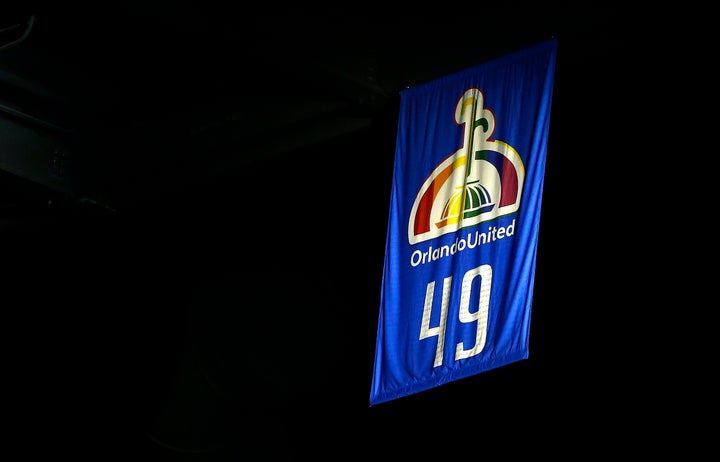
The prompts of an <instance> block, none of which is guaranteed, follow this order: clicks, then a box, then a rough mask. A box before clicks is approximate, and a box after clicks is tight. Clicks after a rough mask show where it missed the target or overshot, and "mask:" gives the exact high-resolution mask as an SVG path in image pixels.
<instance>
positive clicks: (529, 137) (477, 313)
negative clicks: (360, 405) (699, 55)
mask: <svg viewBox="0 0 720 462" xmlns="http://www.w3.org/2000/svg"><path fill="white" fill-rule="evenodd" d="M556 56H557V40H556V39H554V38H553V39H551V40H548V41H545V42H542V43H539V44H536V45H533V46H530V47H528V48H526V49H523V50H521V51H518V52H515V53H512V54H509V55H506V56H503V57H501V58H498V59H495V60H493V61H491V62H487V63H484V64H481V65H479V66H476V67H473V68H470V69H467V70H465V71H462V72H459V73H456V74H453V75H450V76H447V77H444V78H441V79H438V80H435V81H432V82H429V83H426V84H423V85H421V86H417V87H414V88H410V89H406V90H404V91H402V92H401V94H400V114H399V121H398V132H397V139H396V151H395V165H394V171H393V182H392V189H391V195H390V216H389V221H388V230H387V238H386V246H385V263H384V268H383V278H382V289H381V299H380V314H379V317H378V329H377V340H376V349H375V363H374V368H373V377H372V386H371V392H370V405H371V406H372V405H375V404H379V403H382V402H385V401H389V400H393V399H397V398H400V397H403V396H407V395H410V394H414V393H417V392H421V391H424V390H427V389H430V388H433V387H436V386H438V385H441V384H444V383H447V382H450V381H454V380H458V379H461V378H465V377H468V376H470V375H474V374H478V373H481V372H484V371H487V370H490V369H494V368H497V367H500V366H503V365H506V364H509V363H512V362H516V361H519V360H523V359H527V358H528V355H529V351H528V347H529V334H530V312H531V306H532V295H533V284H534V277H535V261H536V253H537V241H538V230H539V226H540V205H541V198H542V188H543V178H544V172H545V158H546V152H547V143H548V132H549V125H550V108H551V100H552V90H553V82H554V75H555V61H556Z"/></svg>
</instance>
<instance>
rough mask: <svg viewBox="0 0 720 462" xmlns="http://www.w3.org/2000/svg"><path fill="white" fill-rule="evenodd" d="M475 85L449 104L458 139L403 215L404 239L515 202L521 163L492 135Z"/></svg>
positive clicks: (471, 222) (501, 210)
mask: <svg viewBox="0 0 720 462" xmlns="http://www.w3.org/2000/svg"><path fill="white" fill-rule="evenodd" d="M483 101H484V97H483V94H482V91H481V90H480V89H478V88H470V89H468V90H466V91H465V92H464V93H463V95H462V97H461V98H460V99H459V101H458V102H457V104H456V106H455V122H456V123H457V124H458V125H463V127H464V130H463V144H462V147H461V148H460V149H458V150H457V151H455V152H454V153H453V154H451V155H450V156H448V157H447V158H445V159H444V160H443V161H442V162H441V163H440V164H439V165H438V166H437V167H436V168H435V169H434V170H433V171H432V173H431V174H430V176H428V178H427V179H426V180H425V182H424V183H423V184H422V186H421V187H420V190H419V191H418V193H417V195H416V196H415V200H414V202H413V206H412V209H411V211H410V219H409V221H408V240H409V242H410V244H417V243H419V242H423V241H427V240H428V239H433V238H436V237H438V236H442V235H443V234H447V233H451V232H454V231H457V230H459V229H462V228H467V227H469V226H475V225H477V224H479V223H483V222H486V221H489V220H493V219H495V218H497V217H499V216H503V215H508V214H511V213H515V212H517V210H518V209H519V208H520V198H521V196H522V188H523V183H524V181H525V166H524V165H523V162H522V158H521V157H520V155H519V154H518V153H517V151H515V149H514V148H513V147H512V146H510V145H509V144H507V143H504V142H502V141H497V140H493V139H492V134H493V132H494V131H495V115H494V114H493V112H492V111H491V110H490V109H486V108H484V107H483Z"/></svg>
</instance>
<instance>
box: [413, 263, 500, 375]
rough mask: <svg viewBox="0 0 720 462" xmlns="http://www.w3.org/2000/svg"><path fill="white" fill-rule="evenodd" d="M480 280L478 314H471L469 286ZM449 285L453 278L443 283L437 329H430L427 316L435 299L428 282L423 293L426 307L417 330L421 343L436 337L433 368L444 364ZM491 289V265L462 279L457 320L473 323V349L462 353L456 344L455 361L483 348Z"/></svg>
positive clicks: (479, 268) (482, 266)
mask: <svg viewBox="0 0 720 462" xmlns="http://www.w3.org/2000/svg"><path fill="white" fill-rule="evenodd" d="M478 276H479V277H480V293H479V296H478V306H477V310H475V311H473V312H471V311H470V293H471V290H472V282H473V280H474V279H475V278H476V277H478ZM451 284H452V276H448V277H446V278H445V279H443V288H442V299H441V302H440V322H439V324H438V325H437V326H435V327H431V326H430V316H431V314H432V308H433V297H434V295H435V281H430V282H428V285H427V288H426V289H425V306H424V307H423V316H422V325H421V326H420V340H423V339H426V338H430V337H437V346H436V347H435V364H434V365H433V367H438V366H441V365H442V363H443V351H444V349H445V334H446V332H445V325H446V324H447V313H448V306H449V305H450V286H451ZM491 286H492V267H491V266H490V265H480V266H478V267H477V268H474V269H471V270H469V271H468V272H467V273H465V275H464V276H463V279H462V288H461V291H460V306H459V309H458V318H459V319H460V322H463V323H471V322H474V323H476V325H475V345H474V346H473V347H472V348H470V349H467V350H466V349H465V344H464V343H463V342H459V343H458V344H457V345H455V361H457V360H459V359H464V358H469V357H471V356H475V355H476V354H478V353H480V352H481V351H482V350H483V348H484V347H485V339H486V338H487V320H488V306H489V302H490V288H491Z"/></svg>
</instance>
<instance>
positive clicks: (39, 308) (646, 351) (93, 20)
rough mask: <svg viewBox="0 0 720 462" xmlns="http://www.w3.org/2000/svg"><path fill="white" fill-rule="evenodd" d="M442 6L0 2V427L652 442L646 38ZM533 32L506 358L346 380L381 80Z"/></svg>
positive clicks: (650, 54) (509, 443) (369, 341)
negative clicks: (382, 387) (532, 159)
mask: <svg viewBox="0 0 720 462" xmlns="http://www.w3.org/2000/svg"><path fill="white" fill-rule="evenodd" d="M471 6H472V9H471V10H468V11H464V10H458V11H452V9H451V8H446V10H450V11H438V10H435V11H426V12H422V11H420V12H418V14H417V15H415V16H413V15H406V14H404V12H403V11H400V12H385V11H381V10H380V9H377V8H375V9H374V10H373V11H372V12H367V11H362V10H363V9H364V8H361V7H360V6H358V7H357V10H352V9H351V8H342V9H341V8H330V9H324V10H318V11H309V10H307V9H303V8H300V7H294V8H293V7H291V8H289V9H286V8H285V7H282V8H281V7H278V8H277V10H278V11H272V10H273V9H274V8H269V11H260V12H258V11H257V10H255V11H253V12H250V11H243V10H242V9H239V8H235V9H231V8H229V7H226V6H222V5H221V4H220V3H213V2H209V3H206V2H203V3H199V2H198V3H194V2H189V1H188V2H177V3H176V4H174V5H173V4H171V3H169V2H160V1H153V2H126V4H125V5H124V6H119V5H112V6H107V5H96V6H92V7H87V6H86V7H79V6H78V7H74V8H70V7H68V5H66V4H64V5H63V6H53V5H50V6H48V5H44V4H42V3H35V2H30V3H24V4H23V5H22V6H19V7H16V8H8V9H7V10H3V9H0V20H2V26H3V27H2V30H3V32H2V35H0V39H2V42H0V47H2V48H0V148H1V149H0V167H2V168H1V169H0V232H1V233H2V234H1V237H2V262H3V263H2V267H1V268H2V269H1V270H0V271H2V272H1V273H0V275H1V276H2V279H1V281H2V291H3V297H2V302H1V306H2V307H3V310H2V313H3V322H2V326H3V332H4V335H3V352H4V354H3V358H4V359H3V366H4V372H5V373H4V379H3V380H4V382H5V385H6V388H7V390H8V391H6V392H5V394H4V401H5V403H4V405H3V408H4V412H3V414H4V416H5V418H6V425H7V426H8V427H9V428H10V433H9V445H6V448H12V449H14V450H18V451H20V452H21V453H22V454H23V455H25V456H27V457H30V456H46V455H55V456H57V455H60V454H64V455H66V456H67V457H70V458H73V459H75V460H107V459H108V458H111V457H120V458H122V459H124V460H131V459H137V458H140V457H147V458H148V460H245V459H252V460H258V459H266V458H284V459H295V458H306V457H316V458H320V457H322V458H326V457H327V458H341V457H342V458H349V457H376V456H377V455H378V454H392V455H398V456H406V457H412V456H426V455H430V454H444V455H445V456H447V457H452V456H454V455H458V454H466V453H469V454H475V455H476V456H477V457H484V454H486V453H501V454H502V453H505V454H507V456H508V457H510V456H520V455H526V454H527V455H533V456H550V457H562V456H567V457H573V458H584V457H586V456H587V455H590V454H592V455H593V456H618V455H619V454H620V453H621V451H628V450H630V451H633V452H635V451H639V452H645V451H648V450H651V451H656V450H657V449H658V447H659V446H660V444H659V443H660V442H662V447H664V449H667V451H668V453H669V451H671V450H674V447H675V446H674V445H675V444H677V443H678V440H677V439H675V438H665V437H664V435H669V434H674V432H675V431H676V429H677V427H678V426H679V425H681V422H682V421H683V419H682V418H681V417H677V416H678V412H683V411H687V410H689V407H688V406H687V404H686V402H685V401H684V399H677V396H675V395H674V394H673V391H672V389H671V388H666V387H667V382H668V377H667V374H668V372H667V371H668V369H672V370H673V374H679V372H678V371H679V370H680V369H682V368H683V362H682V361H678V360H677V357H680V356H682V355H680V354H678V353H677V345H676V344H675V343H674V342H673V340H672V339H671V337H673V336H672V335H670V334H668V335H667V336H666V335H664V332H667V331H663V326H665V323H667V322H673V321H668V319H667V317H665V314H664V313H665V312H664V311H663V314H662V315H660V314H659V313H660V309H659V307H660V306H661V305H662V303H670V299H671V298H672V296H673V294H672V293H671V292H670V291H669V290H668V287H669V286H671V285H673V284H674V282H673V280H672V278H671V277H670V276H669V275H668V274H667V273H664V272H663V271H659V270H658V268H659V266H660V265H666V267H668V266H669V267H672V266H673V264H674V263H675V260H674V259H675V257H676V255H675V254H674V253H670V254H669V255H668V256H667V258H666V259H665V260H664V261H662V262H659V261H656V259H657V257H653V255H654V253H653V252H651V250H652V249H653V247H652V246H651V245H650V244H649V242H651V241H652V239H653V237H652V236H653V234H652V233H653V231H652V230H653V229H654V225H655V224H656V223H657V222H658V221H663V219H664V218H665V217H666V216H667V215H662V213H660V212H662V209H661V208H660V207H659V206H658V205H657V204H656V203H655V202H654V201H653V197H654V194H656V193H657V190H653V189H652V188H646V187H639V186H638V182H639V181H640V180H641V179H645V181H647V179H648V178H653V177H654V176H655V175H656V173H655V171H654V168H655V167H653V166H652V164H651V163H650V162H647V159H648V158H650V157H649V156H652V155H654V153H655V152H656V151H655V146H656V144H655V143H656V141H654V140H653V139H655V140H656V139H657V136H656V135H657V134H658V132H661V131H662V130H661V128H662V127H667V125H666V122H665V121H666V120H667V119H669V118H672V117H670V115H671V114H668V111H667V110H666V107H665V105H664V104H658V103H657V100H656V97H657V93H656V92H655V90H654V89H652V90H651V87H652V88H654V87H653V86H654V85H657V83H658V79H659V78H660V76H662V75H663V70H664V69H665V67H664V65H665V60H664V56H665V53H666V52H667V50H668V47H669V46H672V45H673V40H672V39H673V37H672V35H671V34H666V33H660V31H664V30H665V29H664V28H663V27H657V23H653V22H647V21H646V22H645V23H643V24H644V27H643V28H642V30H640V29H638V27H637V24H639V23H642V20H643V18H646V17H645V16H644V13H643V12H642V11H640V12H635V13H630V12H628V11H627V10H626V8H625V7H623V6H621V5H615V4H611V3H598V4H590V5H587V4H583V5H576V4H574V3H573V2H551V3H547V2H545V3H543V2H537V3H533V4H532V5H524V4H521V3H519V2H507V3H505V4H503V5H487V6H486V5H471ZM416 8H417V5H415V6H413V7H412V8H411V9H410V10H414V9H416ZM367 9H369V7H367ZM23 31H29V33H27V35H23ZM550 37H556V38H557V39H558V40H559V50H558V62H557V68H556V79H555V87H554V98H553V110H552V119H551V128H550V142H549V147H548V157H547V169H546V175H545V191H544V199H543V205H542V218H541V229H540V240H539V242H540V247H539V251H538V262H537V271H536V281H535V294H534V301H533V312H532V329H531V345H530V358H529V359H528V360H525V361H521V362H518V363H514V364H511V365H507V366H504V367H501V368H499V369H496V370H493V371H489V372H486V373H483V374H479V375H477V376H474V377H470V378H467V379H463V380H460V381H457V382H453V383H449V384H445V385H442V386H441V387H437V388H434V389H431V390H429V391H426V392H422V393H419V394H416V395H412V396H409V397H405V398H401V399H398V400H395V401H391V402H387V403H383V404H380V405H377V406H373V407H370V406H369V405H368V399H369V393H370V381H371V376H372V362H373V357H374V349H375V334H376V328H377V315H378V308H379V300H380V287H381V279H382V265H383V258H384V245H385V231H386V225H387V218H388V216H387V214H388V212H389V194H390V183H391V178H392V168H393V157H394V137H395V130H396V125H397V115H398V105H399V96H398V95H399V91H400V90H402V89H403V88H405V87H409V86H412V85H414V84H419V83H423V82H426V81H429V80H432V79H434V78H438V77H442V76H444V75H447V74H449V73H452V72H455V71H459V70H462V69H465V68H467V67H469V66H474V65H476V64H480V63H482V62H485V61H487V60H490V59H493V58H495V57H499V56H502V55H503V54H505V53H508V52H512V51H515V50H518V49H520V48H522V47H524V46H528V45H531V44H534V43H537V42H538V41H541V40H546V39H548V38H550ZM680 103H681V102H679V103H678V104H680ZM670 112H672V111H670ZM666 115H667V117H666ZM651 293H652V294H653V295H652V296H651ZM658 294H659V295H658ZM671 355H672V358H674V359H671ZM668 364H672V366H670V367H669V366H668ZM674 377H675V380H677V377H678V376H677V375H674ZM668 415H673V416H676V417H675V418H674V419H669V418H668ZM685 450H687V448H685Z"/></svg>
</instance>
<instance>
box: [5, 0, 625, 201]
mask: <svg viewBox="0 0 720 462" xmlns="http://www.w3.org/2000/svg"><path fill="white" fill-rule="evenodd" d="M260 8H261V9H260V10H259V11H258V10H254V9H253V11H251V10H248V9H244V8H237V7H232V8H231V7H230V6H227V5H226V3H225V2H190V1H184V2H176V3H173V4H171V3H169V2H165V1H131V2H122V3H117V4H114V5H112V6H111V7H110V6H107V5H103V4H95V5H90V4H88V5H83V6H82V7H79V6H76V7H70V6H68V4H66V3H64V2H63V3H62V4H60V3H56V4H53V3H49V4H46V3H38V2H29V3H24V4H23V5H22V6H21V7H16V8H14V9H12V11H10V10H8V12H4V13H3V14H2V15H0V18H2V23H1V24H0V25H2V30H3V32H2V35H0V47H1V48H0V117H2V118H3V121H4V124H3V128H2V130H3V132H2V133H0V134H1V135H3V136H2V137H0V139H2V140H3V141H2V142H3V145H2V151H3V156H2V157H0V170H2V171H4V172H7V173H9V174H10V175H11V176H14V177H15V176H16V177H20V178H22V179H24V180H28V181H30V182H32V184H38V185H42V186H43V187H46V188H50V189H51V190H52V191H60V192H62V193H63V194H64V195H65V197H73V198H74V200H78V199H83V200H85V201H86V202H91V203H96V204H103V206H105V207H110V208H119V207H123V206H128V205H134V204H137V203H138V202H139V201H141V199H140V198H143V199H142V200H147V199H148V197H149V196H154V195H155V193H157V192H158V191H163V192H165V193H168V194H171V191H176V190H179V189H182V190H187V188H189V187H192V186H193V185H194V184H196V183H198V182H206V181H219V180H218V177H219V176H222V177H224V178H227V177H228V176H229V175H232V174H233V172H237V171H238V170H239V169H243V168H246V167H247V166H249V165H253V164H256V163H258V162H263V161H266V160H268V159H271V158H272V157H273V156H275V155H278V154H286V153H289V152H293V151H296V150H298V149H306V148H308V147H311V146H315V145H317V144H319V143H327V142H329V141H331V140H334V139H337V138H342V139H346V137H347V136H348V135H357V134H361V133H365V132H367V131H368V130H373V129H375V128H377V127H378V126H379V125H382V126H383V129H389V130H390V131H392V130H393V129H394V123H395V121H394V119H393V117H394V111H395V109H396V106H397V102H398V99H397V96H398V92H399V91H400V90H401V89H402V88H404V87H407V86H412V85H415V84H418V83H422V82H425V81H429V80H432V79H434V78H438V77H441V76H443V75H446V74H448V73H451V72H455V71H459V70H461V69H463V68H466V67H468V66H472V65H476V64H479V63H480V62H483V61H485V60H488V59H490V58H492V57H495V56H499V55H501V54H503V53H506V52H509V51H512V50H515V49H517V48H520V47H522V46H525V45H529V44H531V43H534V42H537V41H539V40H544V39H547V38H549V37H551V36H558V37H561V38H563V39H564V40H566V42H567V43H568V46H570V44H572V43H573V42H574V41H583V43H584V45H583V46H587V43H586V42H590V43H591V45H592V43H593V42H597V43H596V46H597V44H600V43H601V44H602V46H604V47H606V46H607V42H608V41H612V40H611V39H608V38H607V37H602V36H598V35H597V32H598V31H600V30H604V29H605V28H607V27H608V24H613V23H616V22H617V17H616V11H614V9H613V8H612V7H610V6H608V5H607V4H605V5H602V6H594V5H590V6H584V5H576V4H574V3H572V2H552V3H551V4H548V3H547V2H536V3H532V4H529V5H525V4H521V3H519V2H500V3H499V4H493V5H491V6H483V7H482V8H479V9H478V10H477V11H473V12H472V13H471V14H469V15H468V14H467V13H466V14H459V13H458V12H456V11H455V9H454V8H448V9H446V11H431V12H430V11H429V12H421V13H420V14H418V15H416V16H413V15H405V14H403V12H397V11H392V12H382V11H373V12H372V13H370V14H368V12H367V11H360V8H357V9H355V10H353V9H351V8H349V7H344V8H324V9H322V10H321V9H318V10H315V11H312V10H307V9H305V8H300V7H289V8H285V7H283V8H274V7H266V8H264V9H263V8H262V7H260ZM383 155H384V156H392V146H391V147H390V150H389V152H384V153H383ZM8 184H10V183H8Z"/></svg>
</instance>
